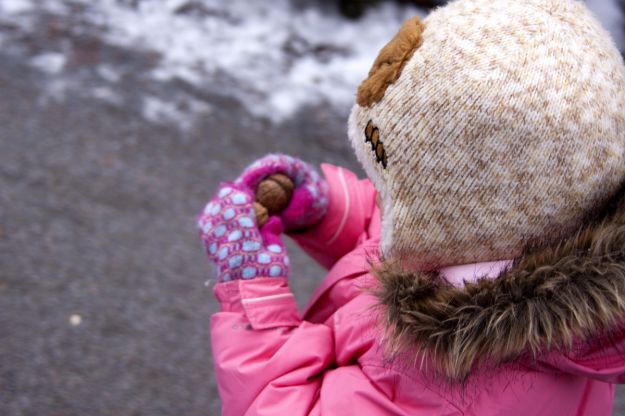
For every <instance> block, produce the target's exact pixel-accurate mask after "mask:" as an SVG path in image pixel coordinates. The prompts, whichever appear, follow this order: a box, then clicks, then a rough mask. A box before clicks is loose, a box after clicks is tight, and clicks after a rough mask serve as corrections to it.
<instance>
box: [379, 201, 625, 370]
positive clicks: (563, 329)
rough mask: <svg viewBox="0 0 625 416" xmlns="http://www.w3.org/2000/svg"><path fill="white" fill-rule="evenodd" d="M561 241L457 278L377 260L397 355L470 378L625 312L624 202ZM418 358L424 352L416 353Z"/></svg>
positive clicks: (582, 335) (606, 324)
mask: <svg viewBox="0 0 625 416" xmlns="http://www.w3.org/2000/svg"><path fill="white" fill-rule="evenodd" d="M623 205H624V204H623V203H621V204H618V205H617V206H616V207H615V208H613V209H612V213H611V214H609V215H607V216H605V217H604V219H603V220H599V221H595V222H593V223H591V224H589V225H587V226H585V227H583V228H581V229H580V230H578V232H577V233H576V234H575V235H573V236H571V237H570V238H568V239H566V240H564V241H562V242H561V243H560V244H558V245H555V246H552V247H546V248H542V249H536V250H528V251H527V254H525V255H523V256H521V257H520V258H518V259H516V260H514V261H513V262H512V263H511V264H510V266H509V267H508V268H506V269H504V270H503V271H502V272H501V273H500V274H499V276H497V277H496V278H495V279H478V280H477V281H475V282H466V284H465V285H464V287H457V286H454V285H453V284H452V283H449V282H448V281H447V280H445V279H443V278H441V276H440V273H438V272H424V271H405V270H401V269H398V268H397V266H396V265H394V264H392V263H389V262H386V263H382V264H381V265H379V266H377V267H376V268H375V269H374V274H375V275H376V277H377V279H378V281H379V288H378V289H377V293H376V295H377V297H378V299H379V302H380V304H381V305H382V306H383V308H384V311H385V312H384V319H385V322H384V327H385V328H387V332H388V334H387V335H388V336H387V338H386V340H385V341H384V343H385V346H386V347H387V350H388V351H389V352H390V353H391V354H400V353H401V354H402V355H404V354H409V355H410V356H413V357H415V359H417V357H424V356H426V357H428V359H431V360H432V363H433V365H434V366H435V369H436V370H437V372H439V373H441V374H442V375H444V376H446V377H447V378H449V379H451V380H463V379H466V378H467V377H468V376H469V375H470V374H471V373H472V372H473V371H474V370H476V369H477V368H478V367H481V366H482V365H484V364H487V363H488V364H489V365H492V364H494V365H499V364H504V363H506V362H511V361H514V360H516V359H518V358H520V357H522V356H524V355H528V354H529V355H530V356H534V357H536V356H537V355H538V354H541V353H543V352H548V351H554V350H559V351H570V350H571V349H572V348H573V346H574V343H575V342H576V341H580V340H582V341H583V340H590V339H592V337H593V336H597V335H599V334H603V333H606V332H609V331H610V330H613V329H614V327H615V325H616V324H617V323H620V322H621V321H622V320H623V318H624V317H625V208H623ZM419 359H420V358H419Z"/></svg>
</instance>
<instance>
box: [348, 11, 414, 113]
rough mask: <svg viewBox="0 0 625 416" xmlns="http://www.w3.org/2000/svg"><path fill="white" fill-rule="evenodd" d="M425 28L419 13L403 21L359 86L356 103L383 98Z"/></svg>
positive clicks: (368, 103) (365, 102)
mask: <svg viewBox="0 0 625 416" xmlns="http://www.w3.org/2000/svg"><path fill="white" fill-rule="evenodd" d="M424 30H425V27H424V26H423V23H422V22H421V19H419V17H418V16H415V17H413V18H412V19H409V20H407V21H406V22H404V24H403V25H402V27H401V28H400V29H399V32H398V33H397V34H396V35H395V37H394V38H393V39H392V40H391V41H390V42H389V43H387V44H386V46H384V47H383V48H382V50H381V51H380V53H379V54H378V57H377V58H376V60H375V62H374V63H373V66H372V67H371V70H370V71H369V76H368V78H367V79H365V80H364V81H363V82H362V84H360V87H358V94H357V96H356V102H357V103H358V105H360V106H361V107H370V106H372V105H373V104H375V103H377V102H378V101H380V100H381V99H382V97H384V93H385V92H386V89H387V88H388V87H389V86H390V85H391V84H392V83H394V82H395V81H396V80H397V78H399V76H400V75H401V71H402V69H403V68H404V65H405V64H406V62H407V61H408V59H410V58H411V57H412V54H413V53H414V51H415V50H417V49H418V48H419V47H420V46H421V44H422V43H423V37H422V35H423V31H424Z"/></svg>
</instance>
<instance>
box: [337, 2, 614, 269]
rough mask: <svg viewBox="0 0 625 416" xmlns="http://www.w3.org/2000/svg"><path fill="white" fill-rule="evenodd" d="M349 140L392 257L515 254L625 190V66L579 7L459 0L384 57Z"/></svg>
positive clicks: (553, 236) (438, 260) (454, 259)
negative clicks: (376, 199)
mask: <svg viewBox="0 0 625 416" xmlns="http://www.w3.org/2000/svg"><path fill="white" fill-rule="evenodd" d="M349 137H350V140H351V142H352V145H353V147H354V149H355V151H356V154H357V157H358V159H359V160H360V162H361V163H362V164H363V166H364V168H365V171H366V172H367V175H368V176H369V177H370V179H371V180H372V181H373V183H374V184H375V186H376V188H377V189H378V191H379V193H380V194H381V198H382V207H383V209H384V216H383V224H382V226H383V229H382V243H381V247H382V252H383V253H384V254H385V255H386V256H387V257H400V258H401V257H411V258H416V259H418V260H419V262H420V263H422V264H424V265H428V266H441V265H447V264H459V263H468V262H478V261H485V260H497V259H508V258H514V257H517V256H519V255H520V254H521V252H522V251H523V249H524V248H525V247H527V246H528V245H531V244H550V243H554V242H556V241H557V240H558V239H560V238H562V237H563V236H565V235H567V234H570V233H572V232H573V231H574V230H575V229H577V228H578V227H579V226H580V225H581V224H582V223H583V222H584V221H585V220H587V219H588V218H589V217H590V216H591V215H593V213H594V212H596V211H597V210H599V209H601V208H602V207H603V206H604V205H605V204H606V203H607V201H608V200H610V199H611V198H612V197H613V196H614V194H615V193H616V192H617V191H618V190H619V188H620V187H621V186H622V184H623V183H624V182H625V67H624V66H623V60H622V57H621V55H620V53H619V52H618V50H617V49H616V47H615V46H614V44H613V42H612V41H611V39H610V37H609V35H608V34H607V33H606V32H605V30H604V29H602V28H601V26H600V25H599V23H598V22H597V21H596V20H595V19H594V18H593V17H592V16H591V14H590V12H589V11H588V10H587V9H586V8H585V6H584V5H583V4H582V3H581V2H579V1H575V0H524V1H518V0H459V1H456V2H453V3H451V4H449V5H448V6H446V7H444V8H440V9H438V10H435V11H434V12H432V13H431V14H430V15H429V16H428V17H427V18H426V19H425V20H424V21H423V22H420V21H419V20H418V19H413V20H409V21H408V22H406V23H405V25H404V26H403V27H402V29H401V30H400V32H399V33H398V35H397V36H396V37H395V38H394V39H393V40H392V41H391V42H390V43H389V44H388V45H387V46H386V47H385V48H384V49H382V51H381V52H380V55H379V56H378V59H377V60H376V62H375V63H374V65H373V68H372V69H371V71H370V73H369V77H368V78H367V79H366V80H365V81H364V82H363V83H362V85H361V86H360V88H359V90H358V95H357V103H356V105H355V106H354V108H353V110H352V113H351V116H350V119H349Z"/></svg>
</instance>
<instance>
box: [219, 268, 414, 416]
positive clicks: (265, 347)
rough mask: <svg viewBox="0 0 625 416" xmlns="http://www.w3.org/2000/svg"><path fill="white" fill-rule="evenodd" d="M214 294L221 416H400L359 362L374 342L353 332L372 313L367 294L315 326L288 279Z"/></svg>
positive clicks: (237, 285)
mask: <svg viewBox="0 0 625 416" xmlns="http://www.w3.org/2000/svg"><path fill="white" fill-rule="evenodd" d="M215 294H216V296H217V299H218V300H219V302H220V303H221V307H222V310H221V312H218V313H216V314H214V315H213V317H212V319H211V339H212V350H213V356H214V363H215V370H216V371H215V373H216V377H217V383H218V388H219V394H220V397H221V400H222V414H223V415H224V416H234V415H236V416H241V415H292V416H295V415H319V414H324V415H333V414H346V413H347V412H348V410H347V409H357V410H359V411H361V413H362V414H402V412H399V411H398V408H397V407H396V405H395V404H393V401H392V400H390V399H389V398H388V396H387V395H386V394H385V393H384V392H382V391H381V390H380V389H379V388H378V387H377V386H376V384H375V382H374V381H372V379H371V378H370V376H369V375H368V373H367V371H366V370H365V369H363V368H362V367H361V366H360V365H358V357H360V356H361V355H362V354H363V351H366V350H368V349H370V348H371V345H373V343H374V342H375V339H376V338H375V336H373V335H372V334H369V332H371V331H363V330H356V329H354V328H355V327H354V325H353V323H354V322H356V321H357V320H363V319H365V318H367V317H369V315H370V314H366V313H362V312H363V311H367V310H369V309H370V305H369V304H365V303H363V297H359V298H357V299H355V300H354V301H352V302H350V304H349V306H348V307H345V308H342V309H341V311H340V312H339V313H338V315H337V316H335V319H330V320H328V322H327V323H326V324H313V323H310V322H306V321H302V320H301V319H300V318H299V316H298V313H297V310H296V306H295V302H294V299H293V296H292V294H291V292H290V291H289V289H288V287H287V283H286V280H284V279H280V278H261V279H253V280H248V281H245V280H237V281H230V282H226V283H220V284H218V285H217V286H216V287H215ZM351 309H355V310H351ZM341 317H342V318H341ZM359 327H360V326H357V327H356V328H359ZM389 388H390V387H389ZM376 409H380V411H378V412H373V413H372V411H373V410H376ZM367 410H369V411H367ZM363 412H364V413H363Z"/></svg>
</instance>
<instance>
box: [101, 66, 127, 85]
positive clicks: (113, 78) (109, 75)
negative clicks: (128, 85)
mask: <svg viewBox="0 0 625 416" xmlns="http://www.w3.org/2000/svg"><path fill="white" fill-rule="evenodd" d="M96 72H97V74H98V75H99V76H100V77H102V78H103V79H104V80H106V81H108V82H113V83H115V82H119V80H120V79H121V78H122V74H120V73H119V71H118V70H117V69H115V68H114V67H112V66H111V65H107V64H101V65H99V66H98V67H97V68H96Z"/></svg>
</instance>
